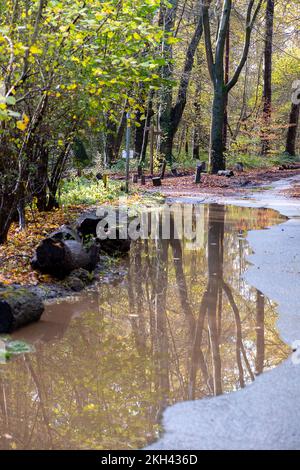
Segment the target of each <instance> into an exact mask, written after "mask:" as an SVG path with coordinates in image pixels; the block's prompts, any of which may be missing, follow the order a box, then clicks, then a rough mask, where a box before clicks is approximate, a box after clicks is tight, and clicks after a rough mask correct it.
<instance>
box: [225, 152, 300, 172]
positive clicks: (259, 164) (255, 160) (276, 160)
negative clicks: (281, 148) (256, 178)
mask: <svg viewBox="0 0 300 470" xmlns="http://www.w3.org/2000/svg"><path fill="white" fill-rule="evenodd" d="M295 161H298V159H297V158H293V157H291V156H289V155H286V154H278V155H273V156H270V157H268V158H266V157H262V156H261V155H254V154H243V153H240V154H230V155H228V156H227V159H226V162H227V166H228V167H229V168H232V167H233V166H234V165H235V164H236V163H238V162H241V163H243V165H244V167H245V168H249V169H251V168H253V169H254V168H271V167H273V166H279V165H283V164H284V163H286V164H289V163H295Z"/></svg>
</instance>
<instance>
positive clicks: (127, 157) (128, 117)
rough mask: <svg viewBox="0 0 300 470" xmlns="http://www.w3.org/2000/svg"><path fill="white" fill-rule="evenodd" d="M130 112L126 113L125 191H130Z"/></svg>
mask: <svg viewBox="0 0 300 470" xmlns="http://www.w3.org/2000/svg"><path fill="white" fill-rule="evenodd" d="M129 120H130V113H127V114H126V121H127V127H126V184H125V192H126V193H127V194H128V193H129V162H130V140H131V128H130V122H129Z"/></svg>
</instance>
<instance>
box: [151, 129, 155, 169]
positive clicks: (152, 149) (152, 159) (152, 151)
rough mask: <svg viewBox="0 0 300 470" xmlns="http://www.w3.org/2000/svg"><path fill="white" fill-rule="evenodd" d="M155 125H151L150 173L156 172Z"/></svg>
mask: <svg viewBox="0 0 300 470" xmlns="http://www.w3.org/2000/svg"><path fill="white" fill-rule="evenodd" d="M154 137H155V136H154V126H153V124H151V126H150V175H151V176H153V173H154Z"/></svg>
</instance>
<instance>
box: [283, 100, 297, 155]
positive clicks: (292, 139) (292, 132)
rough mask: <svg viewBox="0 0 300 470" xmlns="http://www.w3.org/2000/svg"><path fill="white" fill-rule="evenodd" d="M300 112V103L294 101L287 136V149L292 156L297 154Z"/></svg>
mask: <svg viewBox="0 0 300 470" xmlns="http://www.w3.org/2000/svg"><path fill="white" fill-rule="evenodd" d="M299 114H300V103H299V104H295V103H292V106H291V112H290V118H289V129H288V132H287V137H286V147H285V151H286V153H288V154H289V155H291V156H292V157H294V156H295V155H296V142H297V132H298V124H299Z"/></svg>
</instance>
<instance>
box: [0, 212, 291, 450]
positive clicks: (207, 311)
mask: <svg viewBox="0 0 300 470" xmlns="http://www.w3.org/2000/svg"><path fill="white" fill-rule="evenodd" d="M202 210H203V213H204V216H205V217H204V218H203V234H202V235H203V236H202V243H201V246H200V247H199V248H198V250H196V251H195V250H194V251H190V250H188V249H186V243H185V242H184V243H181V242H180V241H178V240H177V241H174V240H171V241H168V240H157V241H149V242H147V241H143V242H136V243H135V244H134V245H133V247H132V250H131V254H130V263H129V260H123V261H122V262H121V266H120V272H125V276H120V278H119V281H118V282H115V280H114V282H111V283H107V282H106V283H104V284H101V285H100V286H99V287H98V288H97V289H95V290H94V291H93V292H89V293H83V294H81V295H80V296H79V298H78V301H76V302H74V301H73V302H70V301H62V302H60V303H59V304H54V305H51V306H49V307H48V308H47V311H46V313H45V315H44V316H43V319H42V321H41V322H39V323H38V324H35V325H31V326H29V327H28V328H26V329H23V330H21V331H19V332H18V333H17V334H16V335H15V337H16V338H20V339H24V340H26V341H28V342H30V343H32V344H34V345H35V348H36V353H35V354H28V355H25V356H23V355H22V356H19V357H17V358H15V359H14V360H12V361H11V362H9V363H7V364H5V365H1V366H0V429H1V431H0V448H3V449H4V448H20V449H23V448H29V449H31V448H44V449H49V448H65V449H72V448H83V449H84V448H92V449H101V448H105V449H131V448H138V447H143V446H144V445H145V444H146V443H149V442H151V441H152V440H153V439H155V438H156V437H157V435H158V432H159V429H160V427H159V424H158V423H159V419H160V415H161V412H162V410H163V409H164V408H165V406H167V405H168V404H170V403H175V402H177V401H182V400H190V399H197V398H202V397H208V396H213V395H217V394H220V393H228V392H230V391H233V390H237V389H239V388H241V387H243V386H246V385H247V384H248V383H250V382H251V381H252V380H254V379H255V376H256V375H257V373H261V372H263V371H264V370H265V369H268V368H270V367H274V366H276V365H277V364H278V363H280V362H281V361H282V360H283V359H285V358H286V357H287V355H288V354H289V349H288V348H287V347H286V346H285V345H284V344H283V343H282V342H281V341H280V339H279V337H278V334H277V331H276V318H277V315H276V310H275V306H274V304H272V302H270V301H269V300H268V299H266V298H265V297H264V296H263V295H262V294H261V293H260V292H258V291H257V290H256V289H254V288H251V287H250V286H249V285H247V284H246V283H245V281H244V280H243V279H242V274H243V272H244V270H245V268H246V266H247V263H246V257H247V255H248V254H249V253H250V251H251V250H250V248H249V246H248V245H247V243H246V241H245V239H244V235H245V233H246V230H249V229H259V228H264V227H267V226H270V225H272V224H275V223H279V222H280V221H281V219H279V216H277V214H276V213H274V212H272V211H270V210H254V209H245V208H243V209H241V208H233V207H229V208H227V209H226V210H225V209H224V208H223V207H222V206H215V205H213V206H209V207H208V206H205V207H203V209H202ZM241 234H242V236H241ZM8 436H9V437H8Z"/></svg>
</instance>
